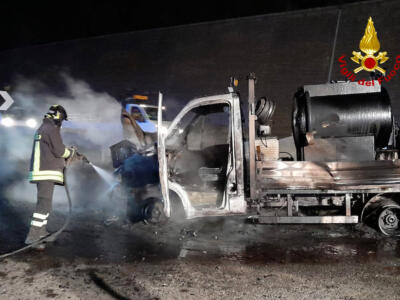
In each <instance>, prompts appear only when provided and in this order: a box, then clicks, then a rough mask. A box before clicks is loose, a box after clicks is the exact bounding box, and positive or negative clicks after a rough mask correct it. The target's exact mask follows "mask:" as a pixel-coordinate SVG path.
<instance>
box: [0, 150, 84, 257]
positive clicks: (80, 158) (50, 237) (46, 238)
mask: <svg viewBox="0 0 400 300" xmlns="http://www.w3.org/2000/svg"><path fill="white" fill-rule="evenodd" d="M73 161H83V162H85V163H89V164H90V162H89V160H88V159H87V158H86V156H84V155H82V154H80V153H78V152H76V151H75V152H74V155H73V156H72V157H71V158H68V159H67V162H66V165H65V169H64V187H65V193H66V195H67V200H68V215H67V218H66V219H65V221H64V224H63V225H62V226H61V228H60V229H58V230H57V231H55V232H52V233H49V234H48V235H46V236H44V237H42V238H40V239H38V240H37V241H34V242H33V243H31V244H29V245H26V246H24V247H22V248H19V249H17V250H14V251H11V252H8V253H5V254H2V255H0V260H1V259H4V258H6V257H10V256H12V255H15V254H18V253H21V252H23V251H26V250H28V249H31V248H32V247H34V246H36V245H38V244H41V243H45V242H47V241H49V240H53V241H54V240H55V239H56V238H57V237H58V236H59V235H60V234H61V233H62V232H63V231H64V230H65V228H67V226H68V225H69V222H70V221H71V215H72V200H71V194H70V191H69V187H68V176H67V175H68V174H67V172H68V166H69V165H70V164H71V163H72V162H73Z"/></svg>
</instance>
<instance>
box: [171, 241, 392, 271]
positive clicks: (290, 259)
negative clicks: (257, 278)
mask: <svg viewBox="0 0 400 300" xmlns="http://www.w3.org/2000/svg"><path fill="white" fill-rule="evenodd" d="M178 257H179V258H180V259H210V258H213V259H222V260H223V259H226V260H233V261H241V262H246V263H271V262H276V263H337V262H345V261H352V262H373V261H393V262H396V263H398V264H399V265H400V242H399V241H393V240H384V241H376V240H360V239H353V238H349V239H343V238H341V239H336V238H334V239H328V240H324V241H316V240H308V241H307V242H304V245H301V242H299V241H294V242H293V243H292V244H288V243H287V241H286V242H284V243H280V242H279V241H276V242H275V243H254V244H244V245H243V244H224V243H223V242H222V243H219V244H218V243H209V242H208V243H207V242H205V241H203V242H202V241H194V240H190V241H187V242H186V243H184V244H183V245H182V249H181V250H180V253H179V256H178Z"/></svg>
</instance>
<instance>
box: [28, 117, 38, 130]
mask: <svg viewBox="0 0 400 300" xmlns="http://www.w3.org/2000/svg"><path fill="white" fill-rule="evenodd" d="M25 124H26V126H28V127H30V128H35V127H36V126H37V122H36V120H35V119H28V120H26V121H25Z"/></svg>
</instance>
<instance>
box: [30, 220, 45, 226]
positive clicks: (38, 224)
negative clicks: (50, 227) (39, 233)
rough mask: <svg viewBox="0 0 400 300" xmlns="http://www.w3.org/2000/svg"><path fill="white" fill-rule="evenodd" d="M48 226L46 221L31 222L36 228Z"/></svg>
mask: <svg viewBox="0 0 400 300" xmlns="http://www.w3.org/2000/svg"><path fill="white" fill-rule="evenodd" d="M46 224H47V220H45V221H43V222H40V221H35V220H32V221H31V225H33V226H36V227H43V226H44V225H46Z"/></svg>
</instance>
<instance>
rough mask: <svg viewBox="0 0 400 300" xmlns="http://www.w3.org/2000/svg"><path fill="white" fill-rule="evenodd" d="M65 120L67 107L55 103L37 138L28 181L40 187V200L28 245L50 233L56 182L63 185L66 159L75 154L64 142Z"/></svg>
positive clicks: (46, 116)
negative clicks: (48, 224) (49, 227)
mask: <svg viewBox="0 0 400 300" xmlns="http://www.w3.org/2000/svg"><path fill="white" fill-rule="evenodd" d="M64 120H67V112H66V111H65V109H64V108H63V107H62V106H61V105H52V106H51V107H50V108H49V111H48V112H47V113H46V115H45V116H44V119H43V122H42V125H41V126H40V127H39V129H38V130H37V131H36V134H35V137H34V142H33V151H32V158H31V164H30V172H29V180H30V182H31V183H35V184H36V186H37V202H36V209H35V211H34V213H33V216H32V220H31V225H30V230H29V233H28V236H27V237H26V240H25V244H32V243H33V242H35V241H37V240H38V239H40V238H43V237H44V236H46V235H48V232H47V230H46V224H47V220H48V217H49V214H50V211H51V208H52V200H53V191H54V185H55V184H57V185H64V167H65V160H66V159H68V158H70V157H72V156H73V155H74V153H75V150H74V149H73V148H67V147H65V146H64V144H63V141H62V138H61V135H60V128H61V124H62V122H63V121H64ZM34 248H35V249H37V250H44V248H45V244H44V243H40V244H37V245H35V246H34Z"/></svg>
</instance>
